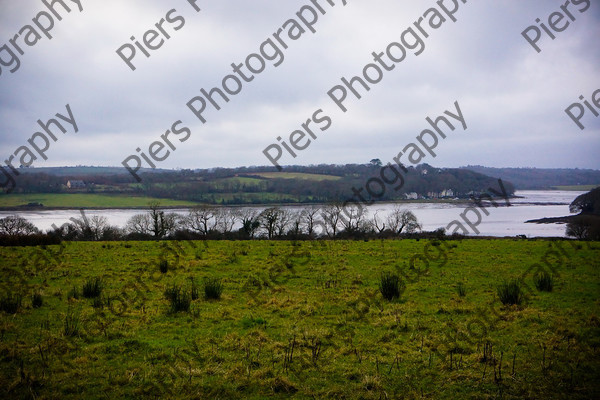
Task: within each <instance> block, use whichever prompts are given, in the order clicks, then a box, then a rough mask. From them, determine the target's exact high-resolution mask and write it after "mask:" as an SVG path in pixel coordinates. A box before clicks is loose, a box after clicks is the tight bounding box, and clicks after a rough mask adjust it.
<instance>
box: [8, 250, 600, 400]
mask: <svg viewBox="0 0 600 400" xmlns="http://www.w3.org/2000/svg"><path fill="white" fill-rule="evenodd" d="M599 255H600V243H597V242H596V243H579V242H567V241H556V242H550V241H545V240H539V241H538V240H535V241H528V240H512V239H497V240H462V241H447V242H446V241H444V242H437V241H434V242H429V241H425V240H420V241H418V240H402V241H368V242H363V241H356V242H351V241H335V242H327V241H319V242H298V243H295V242H290V241H233V242H227V241H221V242H129V243H128V242H113V243H94V242H90V243H83V242H79V243H65V244H63V245H61V246H48V247H47V248H41V247H37V248H12V247H5V248H0V268H1V271H0V276H1V280H0V286H1V289H2V291H1V292H0V293H2V294H1V296H2V301H1V303H0V306H2V307H4V308H5V309H9V308H10V304H11V301H10V299H9V298H8V297H7V293H8V292H11V293H13V294H17V293H18V294H21V295H22V296H23V297H22V305H21V307H20V309H18V311H17V312H16V314H12V313H10V312H0V398H37V399H53V398H61V399H81V398H85V399H105V398H110V399H116V398H189V399H200V398H210V399H231V398H234V399H235V398H240V399H241V398H254V399H261V398H265V397H272V398H289V397H292V398H298V399H312V398H348V399H350V398H352V399H354V398H364V399H386V398H390V399H392V398H394V399H401V398H405V399H423V398H436V399H437V398H439V399H496V398H504V399H517V398H518V399H555V398H556V399H567V398H569V399H591V398H598V396H599V395H600V304H599V297H598V295H599V294H600V276H599V275H600V257H599ZM411 259H412V260H413V262H411ZM415 260H416V261H415ZM425 261H426V262H425ZM161 263H162V266H163V267H165V266H167V267H168V270H167V272H166V273H162V272H161V271H160V270H159V265H160V264H161ZM413 264H414V265H413ZM536 264H543V265H546V266H547V267H546V268H549V269H550V270H551V271H553V273H554V288H553V290H552V291H551V292H540V291H538V290H537V289H536V288H535V287H534V284H533V275H534V273H535V271H536V269H535V268H533V269H532V268H531V267H532V266H534V265H536ZM412 267H414V268H412ZM538 267H539V265H538ZM538 267H536V268H538ZM383 272H392V273H396V274H399V275H400V276H401V277H402V281H403V282H404V284H405V286H404V289H403V290H402V291H401V296H400V298H399V299H393V300H391V301H388V300H385V299H384V298H383V297H382V295H381V294H380V291H379V282H380V276H381V274H382V273H383ZM96 277H98V278H101V279H102V290H101V295H100V296H99V297H97V298H85V297H84V296H83V292H84V288H83V286H84V285H85V284H86V283H88V281H89V283H93V282H92V281H91V280H92V279H93V278H96ZM207 278H216V279H218V280H220V281H221V283H222V285H223V293H222V296H221V298H220V299H218V300H207V299H205V298H204V287H203V282H204V281H205V279H207ZM513 278H522V283H523V284H525V285H527V286H528V287H530V288H531V290H526V293H527V297H526V299H525V301H524V302H523V304H522V305H520V306H503V305H502V304H501V303H500V301H499V300H498V296H497V286H498V285H499V284H500V283H502V282H503V281H505V280H509V279H513ZM173 285H180V287H181V288H182V289H183V290H184V291H191V289H192V287H195V288H196V289H198V290H199V292H200V294H199V298H198V299H196V300H193V301H192V302H191V306H190V309H189V310H188V311H180V312H174V311H172V310H171V308H170V302H169V300H167V298H166V297H165V290H166V289H169V288H172V287H173ZM90 286H92V287H93V284H92V285H90ZM401 288H402V286H401ZM86 290H87V291H88V294H90V293H92V292H93V290H91V289H90V287H88V288H86ZM76 292H77V293H76ZM36 293H37V294H39V295H41V297H37V298H36V299H33V298H32V295H34V294H36ZM171 293H173V291H171ZM76 294H77V295H76ZM92 294H93V293H92ZM172 298H174V296H173V295H172ZM40 299H41V303H42V304H41V306H39V305H40V304H39V301H40ZM34 300H35V301H34ZM34 303H35V307H34ZM183 303H185V302H183ZM37 306H39V307H37Z"/></svg>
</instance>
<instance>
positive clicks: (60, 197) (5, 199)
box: [0, 193, 197, 208]
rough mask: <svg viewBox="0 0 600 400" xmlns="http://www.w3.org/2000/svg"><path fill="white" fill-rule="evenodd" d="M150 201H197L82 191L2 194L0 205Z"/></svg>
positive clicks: (92, 205)
mask: <svg viewBox="0 0 600 400" xmlns="http://www.w3.org/2000/svg"><path fill="white" fill-rule="evenodd" d="M151 202H159V203H160V205H161V206H165V207H175V206H194V205H197V203H193V202H189V201H179V200H170V199H157V198H153V197H143V196H141V197H136V196H131V195H103V194H93V193H90V194H83V193H56V194H2V195H0V207H18V206H22V205H26V204H28V203H41V204H43V205H44V207H53V208H113V207H123V208H129V207H147V206H148V204H149V203H151Z"/></svg>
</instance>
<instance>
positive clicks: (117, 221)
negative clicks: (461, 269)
mask: <svg viewBox="0 0 600 400" xmlns="http://www.w3.org/2000/svg"><path fill="white" fill-rule="evenodd" d="M582 193H585V192H576V191H562V190H527V191H517V192H516V193H515V195H516V196H519V198H514V199H511V200H510V203H511V207H498V208H494V207H489V208H487V210H488V212H489V215H484V214H482V222H481V224H480V225H479V226H478V227H477V229H478V230H479V231H480V233H479V234H480V235H485V236H498V237H502V236H516V235H526V236H527V237H535V236H540V237H549V236H565V225H564V224H531V223H529V224H526V223H525V221H527V220H530V219H538V218H544V217H560V216H565V215H569V214H570V213H569V204H570V203H571V202H572V201H573V200H574V199H575V198H576V197H577V196H579V195H580V194H582ZM499 203H501V204H504V200H502V199H501V200H499ZM395 205H396V204H394V203H377V204H374V205H372V206H368V207H366V208H367V209H368V212H369V214H368V215H369V218H371V217H372V216H373V215H374V214H375V212H377V213H378V216H381V217H383V218H385V216H386V215H387V213H389V212H390V211H391V210H392V209H393V208H394V206H395ZM401 206H402V208H404V209H407V210H411V211H412V212H414V213H415V215H416V216H417V218H418V220H419V222H420V223H421V224H422V225H423V229H424V230H428V231H430V230H435V229H437V228H440V227H446V226H447V225H448V224H449V223H450V222H451V221H453V220H458V219H459V218H460V213H461V212H463V210H464V209H465V207H467V206H468V205H467V204H450V203H437V202H432V203H402V204H401ZM302 207H305V206H289V207H286V208H290V209H298V208H302ZM251 208H255V209H257V210H259V211H260V210H262V209H264V208H265V207H264V206H262V207H251ZM171 211H172V212H176V213H178V214H186V213H187V211H188V210H187V209H175V210H171ZM144 212H146V210H144V209H127V210H122V209H105V210H86V211H85V214H86V215H87V216H88V217H90V216H93V215H102V216H104V217H106V218H108V221H109V222H110V224H111V225H117V226H119V227H123V226H125V224H126V222H127V220H128V219H129V218H131V217H132V216H133V215H135V214H140V213H144ZM14 214H18V215H20V216H22V217H23V218H26V219H27V220H29V221H30V222H32V223H33V224H34V225H35V226H37V227H38V228H39V229H41V230H43V231H45V230H48V229H50V228H51V227H52V225H53V224H55V225H56V226H60V225H62V224H64V223H66V222H69V219H70V218H80V217H81V211H80V210H76V209H74V210H48V211H23V212H14V211H12V212H5V211H1V212H0V218H3V217H5V216H7V215H14Z"/></svg>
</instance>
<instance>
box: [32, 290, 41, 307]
mask: <svg viewBox="0 0 600 400" xmlns="http://www.w3.org/2000/svg"><path fill="white" fill-rule="evenodd" d="M42 305H44V298H43V297H42V294H41V293H39V292H35V293H34V294H33V295H31V306H32V307H33V308H40V307H41V306H42Z"/></svg>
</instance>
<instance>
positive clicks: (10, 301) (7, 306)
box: [0, 293, 23, 314]
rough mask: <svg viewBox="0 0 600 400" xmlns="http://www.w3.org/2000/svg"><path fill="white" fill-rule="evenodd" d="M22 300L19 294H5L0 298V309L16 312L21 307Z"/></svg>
mask: <svg viewBox="0 0 600 400" xmlns="http://www.w3.org/2000/svg"><path fill="white" fill-rule="evenodd" d="M22 300H23V297H22V296H21V295H20V294H11V293H8V294H5V295H3V296H2V298H0V310H2V311H4V312H5V313H8V314H16V313H17V312H18V311H19V309H20V308H21V302H22Z"/></svg>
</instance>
